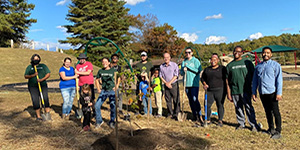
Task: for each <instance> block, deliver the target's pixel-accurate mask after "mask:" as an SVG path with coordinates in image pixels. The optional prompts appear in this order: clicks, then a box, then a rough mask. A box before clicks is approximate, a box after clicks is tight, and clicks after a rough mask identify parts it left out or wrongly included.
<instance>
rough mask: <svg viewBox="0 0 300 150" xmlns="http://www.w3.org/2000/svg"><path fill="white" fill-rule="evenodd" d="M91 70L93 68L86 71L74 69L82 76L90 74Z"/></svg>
mask: <svg viewBox="0 0 300 150" xmlns="http://www.w3.org/2000/svg"><path fill="white" fill-rule="evenodd" d="M91 72H93V70H88V71H85V72H80V71H77V70H75V73H76V74H78V75H82V76H88V75H90V74H91Z"/></svg>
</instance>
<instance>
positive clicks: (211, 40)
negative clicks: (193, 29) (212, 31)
mask: <svg viewBox="0 0 300 150" xmlns="http://www.w3.org/2000/svg"><path fill="white" fill-rule="evenodd" d="M225 41H227V38H226V37H225V36H209V37H208V38H206V39H205V44H220V43H225Z"/></svg>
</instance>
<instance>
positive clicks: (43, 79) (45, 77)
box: [37, 73, 50, 82]
mask: <svg viewBox="0 0 300 150" xmlns="http://www.w3.org/2000/svg"><path fill="white" fill-rule="evenodd" d="M49 77H50V73H47V74H46V75H45V76H44V78H42V79H38V80H37V81H38V82H43V81H45V80H47V79H48V78H49Z"/></svg>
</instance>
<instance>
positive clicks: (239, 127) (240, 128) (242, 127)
mask: <svg viewBox="0 0 300 150" xmlns="http://www.w3.org/2000/svg"><path fill="white" fill-rule="evenodd" d="M244 128H245V127H244V126H242V125H238V126H237V127H236V128H235V130H242V129H244Z"/></svg>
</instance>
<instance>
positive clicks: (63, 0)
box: [56, 0, 70, 6]
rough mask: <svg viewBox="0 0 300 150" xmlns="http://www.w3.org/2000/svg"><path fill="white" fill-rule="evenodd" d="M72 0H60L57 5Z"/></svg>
mask: <svg viewBox="0 0 300 150" xmlns="http://www.w3.org/2000/svg"><path fill="white" fill-rule="evenodd" d="M69 1H70V0H61V1H59V2H57V3H56V6H59V5H65V4H66V3H67V2H69Z"/></svg>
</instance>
